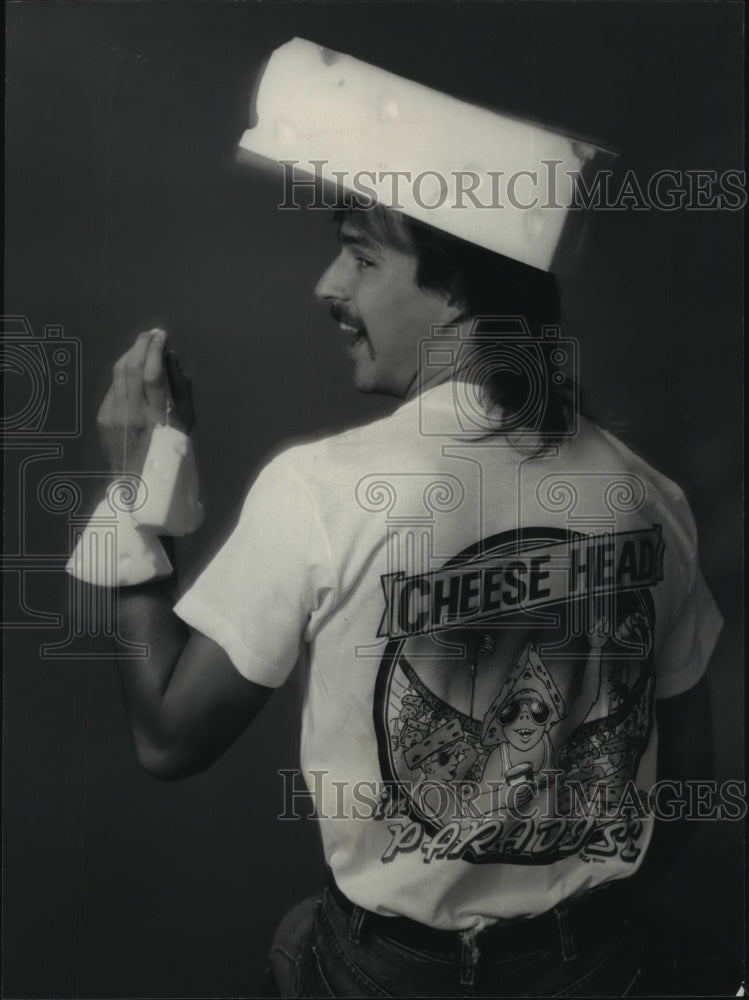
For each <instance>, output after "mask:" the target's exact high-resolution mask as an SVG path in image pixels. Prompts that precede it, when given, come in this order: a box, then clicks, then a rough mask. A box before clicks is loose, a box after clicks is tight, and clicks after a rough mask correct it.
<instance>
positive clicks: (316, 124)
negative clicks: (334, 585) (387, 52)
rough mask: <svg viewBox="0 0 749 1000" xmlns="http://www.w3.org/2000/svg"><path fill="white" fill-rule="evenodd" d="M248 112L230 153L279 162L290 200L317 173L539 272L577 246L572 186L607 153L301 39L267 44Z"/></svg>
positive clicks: (326, 181) (322, 180)
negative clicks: (269, 49)
mask: <svg viewBox="0 0 749 1000" xmlns="http://www.w3.org/2000/svg"><path fill="white" fill-rule="evenodd" d="M251 117H253V118H254V119H256V120H255V123H254V125H253V127H252V128H250V129H247V131H245V132H244V134H243V136H242V138H241V140H240V143H239V149H238V154H237V155H238V160H239V161H240V162H242V161H245V162H248V163H251V164H253V165H257V166H262V165H263V163H265V164H266V165H267V164H268V163H269V162H270V163H275V164H280V165H282V166H283V168H284V185H285V191H286V197H287V200H288V198H289V179H290V178H291V182H292V183H295V182H296V179H297V178H299V179H301V178H302V177H315V178H317V179H318V181H319V182H320V183H321V185H322V186H323V187H324V186H325V184H328V185H329V186H332V187H333V188H334V189H336V190H337V189H339V188H340V187H342V188H343V189H344V191H345V192H346V193H347V194H349V195H354V196H358V195H361V194H362V193H364V196H365V202H366V200H367V199H370V203H371V194H373V195H374V196H375V198H374V200H375V201H376V202H377V203H378V204H380V205H382V206H384V207H386V208H394V209H399V210H401V211H404V212H405V213H406V214H407V215H410V216H412V217H413V218H416V219H419V220H420V221H422V222H425V223H427V224H429V225H431V226H434V227H436V228H438V229H442V230H444V231H445V232H447V233H450V234H452V235H453V236H458V237H460V238H462V239H465V240H468V241H470V242H471V243H475V244H478V245H479V246H483V247H485V248H486V249H488V250H493V251H494V252H495V253H499V254H502V255H504V256H506V257H511V258H512V259H514V260H517V261H520V262H521V263H525V264H529V265H531V266H533V267H537V268H539V269H541V270H545V271H548V270H557V269H558V265H561V267H562V269H566V266H568V264H569V263H570V261H569V260H568V259H567V258H569V257H572V256H575V255H576V253H577V252H578V248H577V247H578V243H579V239H578V237H577V234H576V233H572V232H570V233H567V234H565V238H564V241H562V231H563V228H565V229H570V228H571V229H572V230H577V229H578V226H577V225H573V226H572V227H570V226H568V225H566V224H567V223H570V222H572V221H573V217H575V216H578V217H579V216H580V215H581V213H580V212H579V211H578V212H575V211H574V210H573V211H572V212H570V206H571V205H572V204H573V195H574V191H575V189H576V187H577V185H578V183H579V177H580V174H581V173H582V171H583V170H586V171H588V170H590V169H591V164H592V163H593V161H594V159H595V160H596V162H597V158H598V157H599V155H600V154H602V155H604V156H605V157H610V156H611V155H612V154H611V153H609V152H608V151H607V150H603V149H601V148H600V147H598V146H595V145H593V144H592V143H590V142H587V141H584V140H580V139H575V138H572V137H570V136H567V135H565V134H563V133H560V132H557V131H554V130H553V129H550V128H547V127H545V126H541V125H538V124H535V123H533V122H529V121H525V120H522V119H519V118H516V117H511V116H509V115H505V114H499V113H497V112H495V111H491V110H488V109H486V108H482V107H478V106H476V105H473V104H470V103H467V102H465V101H461V100H457V99H456V98H454V97H451V96H450V95H448V94H444V93H441V92H440V91H437V90H433V89H431V88H429V87H425V86H422V85H421V84H418V83H415V82H414V81H413V80H407V79H404V78H403V77H400V76H396V75H395V74H393V73H389V72H386V71H385V70H382V69H380V68H378V67H377V66H372V65H370V64H368V63H364V62H361V61H360V60H358V59H354V58H352V57H351V56H348V55H344V54H342V53H339V52H333V51H331V50H330V49H327V48H323V47H322V46H320V45H317V44H315V43H313V42H310V41H307V40H305V39H303V38H294V39H292V40H291V41H289V42H287V43H286V44H284V45H282V46H281V47H280V48H278V49H276V50H275V51H274V52H273V54H272V55H271V57H270V59H269V61H268V63H267V66H266V67H265V69H264V71H263V74H262V77H261V79H260V81H259V83H258V85H257V87H256V92H255V99H254V109H253V112H252V114H251ZM276 169H278V168H277V167H276ZM396 175H397V176H396ZM306 183H307V184H308V183H309V182H306ZM370 193H371V194H370ZM291 200H292V203H293V202H294V201H295V199H294V197H293V191H292V195H291ZM326 203H327V202H326ZM364 207H368V206H367V205H366V204H364ZM560 242H563V247H562V248H561V249H562V254H561V259H560V254H559V253H558V251H559V250H560ZM552 264H554V266H552Z"/></svg>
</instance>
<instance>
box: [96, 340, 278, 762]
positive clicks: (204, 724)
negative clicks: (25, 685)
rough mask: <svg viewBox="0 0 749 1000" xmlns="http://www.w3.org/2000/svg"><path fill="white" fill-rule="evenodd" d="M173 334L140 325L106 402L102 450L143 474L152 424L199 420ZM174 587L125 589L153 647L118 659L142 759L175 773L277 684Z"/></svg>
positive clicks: (130, 614) (137, 628) (127, 626)
mask: <svg viewBox="0 0 749 1000" xmlns="http://www.w3.org/2000/svg"><path fill="white" fill-rule="evenodd" d="M165 341H166V334H165V333H164V332H163V331H162V330H158V329H154V330H149V331H147V332H145V333H141V334H140V335H139V336H138V338H137V339H136V341H135V343H134V344H133V346H132V347H131V348H130V350H129V351H127V352H126V353H125V354H124V355H123V356H122V357H121V358H120V359H119V360H118V361H117V363H116V364H115V366H114V371H113V378H112V385H111V387H110V389H109V391H108V393H107V395H106V397H105V399H104V402H103V403H102V406H101V408H100V410H99V416H98V423H99V432H100V437H101V442H102V447H103V450H104V454H105V456H106V458H107V460H108V462H109V465H110V467H111V468H112V469H113V470H114V471H123V472H128V473H137V474H139V473H140V471H141V469H142V468H143V463H144V460H145V456H146V452H147V450H148V444H149V441H150V436H151V432H152V430H153V428H154V426H156V425H157V424H159V423H163V422H164V421H165V419H166V414H167V401H168V399H169V400H170V405H171V407H172V409H171V411H170V423H171V424H172V425H173V426H175V427H177V428H178V429H180V430H183V431H185V432H186V433H187V432H189V430H190V429H191V427H192V424H193V422H194V413H193V407H192V393H191V388H190V384H189V379H187V377H186V376H185V374H184V372H182V370H181V369H180V368H179V366H178V365H177V364H176V361H175V360H174V358H173V356H172V357H171V359H170V357H169V355H167V358H166V365H168V366H169V385H168V386H167V371H166V367H165V357H164V345H165ZM172 591H173V586H172V583H171V582H170V581H158V582H153V583H147V584H143V585H141V586H136V587H121V588H120V589H119V591H118V602H117V607H118V625H119V631H120V635H121V636H122V637H123V638H124V639H126V640H128V641H131V642H137V643H143V644H145V645H146V646H147V648H148V655H147V657H145V658H144V659H138V660H134V659H123V660H121V661H120V663H119V671H120V678H121V682H122V689H123V693H124V696H125V704H126V707H127V712H128V717H129V720H130V726H131V729H132V733H133V740H134V743H135V750H136V753H137V756H138V760H139V761H140V763H141V764H142V765H143V767H144V768H145V769H146V770H147V771H149V772H150V773H151V774H153V775H155V776H156V777H159V778H164V779H175V778H182V777H186V776H188V775H190V774H195V773H197V772H198V771H202V770H204V769H205V768H206V767H208V766H209V765H210V764H211V763H212V762H213V761H214V760H215V759H216V758H217V757H219V756H220V755H221V754H222V753H223V752H224V751H225V750H226V749H227V748H228V747H229V746H230V745H231V744H232V743H233V742H234V740H235V739H236V738H237V737H238V736H239V734H240V733H241V732H242V731H243V730H244V729H245V728H246V727H247V726H248V725H249V723H250V722H251V721H252V719H253V718H254V717H255V715H256V714H257V712H258V711H259V710H260V709H261V708H262V706H263V705H264V704H265V702H266V701H267V699H268V697H269V696H270V694H271V692H272V690H273V689H272V688H268V687H264V686H262V685H260V684H255V683H253V682H251V681H249V680H246V679H245V678H244V677H243V676H242V675H241V674H240V673H239V671H238V670H237V669H236V668H235V666H234V665H233V663H232V662H231V660H230V659H229V657H228V655H227V654H226V653H225V652H224V650H223V649H222V648H221V647H220V646H219V645H218V644H217V643H215V642H214V641H213V640H212V639H209V638H207V637H206V636H204V635H202V634H201V633H199V632H195V631H192V630H191V629H189V628H188V627H187V626H186V625H185V624H184V623H183V622H182V621H181V620H180V619H179V618H178V617H177V615H175V614H174V612H173V610H172V608H173V604H174V600H173V593H172Z"/></svg>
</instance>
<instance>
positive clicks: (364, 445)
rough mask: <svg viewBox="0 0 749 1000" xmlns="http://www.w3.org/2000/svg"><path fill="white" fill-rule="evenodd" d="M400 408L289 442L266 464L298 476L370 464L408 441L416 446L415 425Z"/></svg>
mask: <svg viewBox="0 0 749 1000" xmlns="http://www.w3.org/2000/svg"><path fill="white" fill-rule="evenodd" d="M403 409H404V408H399V409H397V410H395V412H393V413H391V414H388V415H387V416H384V417H380V418H378V419H377V420H373V421H370V422H369V423H366V424H361V425H359V426H356V427H351V428H348V429H347V430H344V431H340V432H338V433H336V434H328V435H322V436H320V437H317V438H313V439H311V440H307V441H301V442H300V441H297V442H294V443H293V444H289V445H287V446H286V447H285V448H283V449H282V450H281V451H280V452H279V453H278V454H277V455H276V457H275V458H274V459H273V460H272V462H271V463H269V465H274V466H277V467H278V468H282V467H286V468H289V469H290V470H293V471H294V472H296V474H297V475H299V476H306V475H310V476H312V477H316V476H318V475H321V474H324V473H325V471H326V470H333V469H336V468H339V467H341V468H342V467H346V468H351V467H352V466H355V465H357V464H362V465H368V464H371V462H372V461H373V459H375V458H376V457H378V456H380V455H389V454H391V453H392V452H393V451H394V450H395V449H396V448H401V449H402V448H403V447H404V446H407V445H408V444H409V442H410V441H412V442H413V444H414V445H415V446H416V447H417V448H418V446H419V439H418V432H417V429H416V428H415V427H412V423H413V421H411V420H408V419H407V418H406V417H405V415H404V414H403V412H402V410H403Z"/></svg>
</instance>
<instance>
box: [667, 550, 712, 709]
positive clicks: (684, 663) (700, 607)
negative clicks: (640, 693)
mask: <svg viewBox="0 0 749 1000" xmlns="http://www.w3.org/2000/svg"><path fill="white" fill-rule="evenodd" d="M688 577H690V578H691V579H690V580H689V586H688V590H687V596H686V598H685V599H684V601H683V602H682V604H681V607H680V609H679V612H678V614H677V615H676V619H675V622H674V624H673V626H672V627H671V629H670V630H669V632H668V634H667V635H666V637H665V639H664V641H663V644H662V646H661V650H660V654H659V656H658V661H657V663H658V665H657V682H656V689H655V693H656V697H657V698H673V697H675V696H676V695H679V694H683V693H684V692H685V691H688V690H689V688H691V687H693V686H694V685H695V684H696V683H697V681H699V680H700V678H701V677H702V675H703V674H704V673H705V670H706V669H707V664H708V660H709V659H710V655H711V654H712V651H713V649H714V648H715V644H716V642H717V641H718V636H719V635H720V630H721V628H722V627H723V618H722V616H721V613H720V611H719V610H718V607H717V605H716V603H715V601H714V600H713V597H712V594H711V593H710V591H709V590H708V587H707V584H706V583H705V581H704V579H703V577H702V574H701V573H700V572H699V570H698V569H697V568H696V562H695V563H693V564H691V572H690V573H688Z"/></svg>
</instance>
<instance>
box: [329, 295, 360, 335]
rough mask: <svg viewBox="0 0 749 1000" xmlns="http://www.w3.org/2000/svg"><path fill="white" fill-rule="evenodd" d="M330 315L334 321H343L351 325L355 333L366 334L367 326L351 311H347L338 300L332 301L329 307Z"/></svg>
mask: <svg viewBox="0 0 749 1000" xmlns="http://www.w3.org/2000/svg"><path fill="white" fill-rule="evenodd" d="M330 315H331V316H332V317H333V319H334V320H335V321H336V323H345V324H346V326H353V327H354V329H355V330H356V331H357V333H363V334H366V332H367V328H366V327H365V325H364V324H363V323H362V321H361V320H360V319H359V317H358V316H355V315H354V314H353V313H352V312H349V310H348V309H346V307H345V306H343V305H341V304H340V303H339V302H334V303H333V304H332V306H331V307H330Z"/></svg>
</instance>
